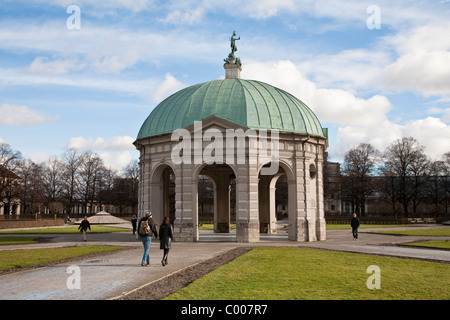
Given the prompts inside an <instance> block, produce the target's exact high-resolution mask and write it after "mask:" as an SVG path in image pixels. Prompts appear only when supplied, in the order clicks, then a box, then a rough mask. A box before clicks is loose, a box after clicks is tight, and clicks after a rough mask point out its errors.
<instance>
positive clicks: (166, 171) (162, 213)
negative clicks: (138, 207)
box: [150, 162, 176, 224]
mask: <svg viewBox="0 0 450 320" xmlns="http://www.w3.org/2000/svg"><path fill="white" fill-rule="evenodd" d="M175 172H176V171H175V170H174V168H173V167H172V165H171V164H169V163H166V162H164V163H159V164H157V165H156V166H155V167H154V168H153V170H152V172H151V174H150V199H151V201H150V211H151V212H152V214H153V221H154V222H155V223H156V224H161V222H162V220H163V218H164V217H166V216H168V217H169V218H170V221H171V222H173V221H174V219H175V194H176V193H175V181H176V174H175Z"/></svg>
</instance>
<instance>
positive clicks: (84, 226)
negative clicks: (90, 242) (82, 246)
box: [78, 216, 91, 241]
mask: <svg viewBox="0 0 450 320" xmlns="http://www.w3.org/2000/svg"><path fill="white" fill-rule="evenodd" d="M88 228H89V230H91V224H90V223H89V220H88V219H87V217H86V216H85V217H84V219H83V221H81V223H80V226H79V227H78V230H81V232H82V236H81V240H84V241H86V230H87V229H88Z"/></svg>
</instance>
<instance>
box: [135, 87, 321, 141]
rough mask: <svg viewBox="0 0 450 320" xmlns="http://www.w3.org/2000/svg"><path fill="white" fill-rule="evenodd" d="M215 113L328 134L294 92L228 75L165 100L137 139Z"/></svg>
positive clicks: (267, 126)
mask: <svg viewBox="0 0 450 320" xmlns="http://www.w3.org/2000/svg"><path fill="white" fill-rule="evenodd" d="M211 116H216V117H218V118H222V119H225V120H228V121H230V122H232V123H235V124H237V125H240V126H242V127H244V128H250V129H254V130H261V129H263V130H272V129H277V130H279V131H280V132H282V133H295V134H302V135H310V136H316V137H321V138H327V131H326V129H323V128H322V126H321V124H320V122H319V119H318V118H317V117H316V115H315V114H314V113H313V112H312V110H311V109H310V108H309V107H308V106H307V105H306V104H304V103H303V102H302V101H300V100H299V99H297V98H296V97H294V96H293V95H291V94H289V93H287V92H286V91H283V90H281V89H279V88H276V87H274V86H271V85H269V84H266V83H264V82H260V81H255V80H243V79H224V80H213V81H209V82H205V83H200V84H196V85H193V86H190V87H188V88H185V89H182V90H180V91H178V92H176V93H175V94H173V95H171V96H170V97H168V98H167V99H165V100H164V101H162V102H161V103H160V104H159V105H158V106H157V107H156V108H155V109H154V110H153V111H152V113H151V114H150V115H149V116H148V118H147V119H146V120H145V122H144V124H143V125H142V127H141V129H140V131H139V134H138V137H137V140H140V139H144V138H148V137H154V136H159V135H165V134H169V133H172V132H174V131H175V130H177V129H181V128H186V127H188V126H190V125H192V124H193V123H194V121H201V120H203V119H206V118H208V117H211Z"/></svg>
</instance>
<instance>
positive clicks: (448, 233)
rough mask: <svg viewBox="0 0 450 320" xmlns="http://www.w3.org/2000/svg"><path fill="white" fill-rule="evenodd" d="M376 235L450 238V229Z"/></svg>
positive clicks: (384, 232)
mask: <svg viewBox="0 0 450 320" xmlns="http://www.w3.org/2000/svg"><path fill="white" fill-rule="evenodd" d="M374 233H381V234H390V235H400V236H429V237H450V227H446V228H436V229H422V228H420V229H414V230H403V231H377V232H374Z"/></svg>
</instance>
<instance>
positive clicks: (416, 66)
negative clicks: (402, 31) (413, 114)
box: [384, 50, 450, 97]
mask: <svg viewBox="0 0 450 320" xmlns="http://www.w3.org/2000/svg"><path fill="white" fill-rule="evenodd" d="M384 78H385V82H386V83H385V85H386V86H388V87H391V88H392V87H395V88H398V89H403V90H414V91H416V92H419V93H421V94H422V95H424V96H426V97H428V96H432V95H444V96H445V95H450V52H448V51H432V52H430V51H428V52H427V51H424V50H415V51H413V52H410V53H406V54H404V55H403V56H401V57H400V58H399V59H398V60H397V61H396V62H394V63H393V64H391V65H390V66H388V67H387V68H386V70H385V73H384Z"/></svg>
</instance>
